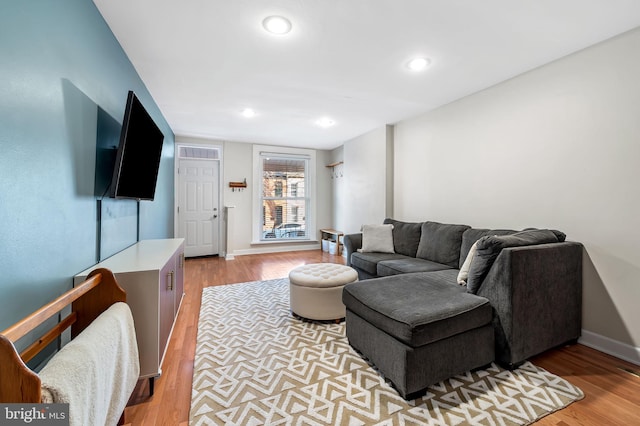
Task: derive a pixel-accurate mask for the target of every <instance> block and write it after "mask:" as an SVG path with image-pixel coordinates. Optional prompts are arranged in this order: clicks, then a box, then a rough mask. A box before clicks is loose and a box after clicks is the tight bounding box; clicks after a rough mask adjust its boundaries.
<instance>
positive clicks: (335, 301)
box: [289, 263, 358, 320]
mask: <svg viewBox="0 0 640 426" xmlns="http://www.w3.org/2000/svg"><path fill="white" fill-rule="evenodd" d="M355 281H358V273H357V272H356V271H355V269H352V268H350V267H348V266H344V265H337V264H335V263H312V264H309V265H302V266H298V267H297V268H294V269H292V270H291V272H289V294H290V298H291V299H290V300H291V311H292V312H293V313H294V314H295V315H298V316H300V317H302V318H307V319H312V320H337V319H342V318H344V316H345V307H344V304H343V303H342V288H343V287H344V285H345V284H349V283H352V282H355Z"/></svg>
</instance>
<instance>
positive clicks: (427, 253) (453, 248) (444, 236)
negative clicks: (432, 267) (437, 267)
mask: <svg viewBox="0 0 640 426" xmlns="http://www.w3.org/2000/svg"><path fill="white" fill-rule="evenodd" d="M467 229H470V227H469V226H467V225H449V224H443V223H438V222H424V223H423V224H422V233H421V235H420V244H419V245H418V251H417V253H416V257H419V258H421V259H427V260H431V261H432V262H437V263H443V264H445V265H448V266H451V267H452V268H459V267H460V263H459V262H460V245H461V244H462V234H463V233H464V231H466V230H467Z"/></svg>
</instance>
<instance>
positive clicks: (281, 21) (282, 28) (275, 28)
mask: <svg viewBox="0 0 640 426" xmlns="http://www.w3.org/2000/svg"><path fill="white" fill-rule="evenodd" d="M262 26H263V27H264V29H265V30H267V31H268V32H270V33H271V34H276V35H283V34H287V33H288V32H289V31H291V21H289V20H288V19H287V18H285V17H284V16H277V15H273V16H267V17H266V18H264V20H263V21H262Z"/></svg>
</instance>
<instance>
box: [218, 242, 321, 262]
mask: <svg viewBox="0 0 640 426" xmlns="http://www.w3.org/2000/svg"><path fill="white" fill-rule="evenodd" d="M292 250H295V251H301V250H321V248H320V244H319V243H312V244H304V245H302V244H300V245H295V246H291V245H283V246H275V245H273V244H264V245H261V246H257V247H254V248H250V249H239V250H234V251H233V253H232V254H230V256H234V257H235V256H244V255H248V254H265V253H282V252H285V251H292ZM227 256H229V255H227ZM227 259H228V258H227Z"/></svg>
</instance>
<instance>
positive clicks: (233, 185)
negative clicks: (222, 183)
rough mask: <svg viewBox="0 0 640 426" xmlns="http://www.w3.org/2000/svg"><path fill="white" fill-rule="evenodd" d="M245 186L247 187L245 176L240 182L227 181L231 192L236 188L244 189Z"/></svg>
mask: <svg viewBox="0 0 640 426" xmlns="http://www.w3.org/2000/svg"><path fill="white" fill-rule="evenodd" d="M246 187H247V178H244V180H243V181H242V182H229V188H231V191H232V192H236V190H238V191H244V189H245V188H246Z"/></svg>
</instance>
